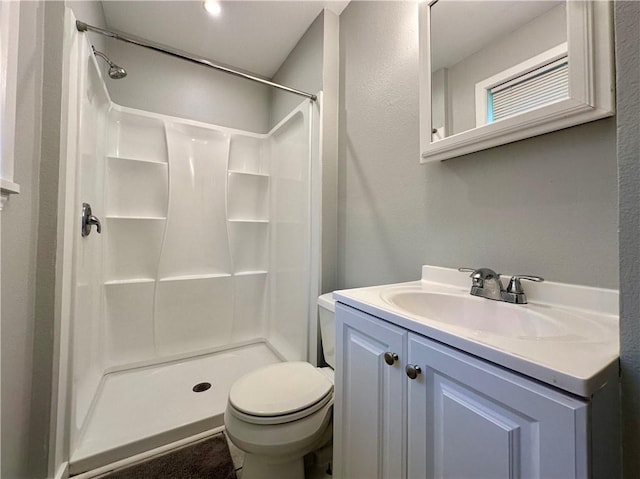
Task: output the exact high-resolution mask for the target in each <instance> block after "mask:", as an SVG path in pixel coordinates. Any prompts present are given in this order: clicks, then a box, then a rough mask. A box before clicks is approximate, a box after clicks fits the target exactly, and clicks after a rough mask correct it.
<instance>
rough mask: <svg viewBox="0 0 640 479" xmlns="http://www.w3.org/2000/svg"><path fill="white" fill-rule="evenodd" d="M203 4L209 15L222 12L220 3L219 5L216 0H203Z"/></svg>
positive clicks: (216, 14)
mask: <svg viewBox="0 0 640 479" xmlns="http://www.w3.org/2000/svg"><path fill="white" fill-rule="evenodd" d="M203 5H204V9H205V10H206V11H207V12H209V13H210V14H211V15H215V16H216V17H217V16H218V15H220V13H221V12H222V5H220V2H216V1H215V0H205V1H204V3H203Z"/></svg>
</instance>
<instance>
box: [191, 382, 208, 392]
mask: <svg viewBox="0 0 640 479" xmlns="http://www.w3.org/2000/svg"><path fill="white" fill-rule="evenodd" d="M210 387H211V383H198V384H196V385H195V386H193V392H194V393H201V392H204V391H206V390H207V389H209V388H210Z"/></svg>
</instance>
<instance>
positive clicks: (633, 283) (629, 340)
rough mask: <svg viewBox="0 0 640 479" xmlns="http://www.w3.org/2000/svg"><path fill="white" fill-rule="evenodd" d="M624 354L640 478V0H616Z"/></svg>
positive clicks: (632, 464) (633, 454) (626, 405)
mask: <svg viewBox="0 0 640 479" xmlns="http://www.w3.org/2000/svg"><path fill="white" fill-rule="evenodd" d="M615 23H616V68H617V111H618V163H619V187H620V293H621V310H620V356H621V363H622V418H623V420H622V424H623V437H622V450H623V460H624V463H623V469H624V476H625V477H629V478H631V477H640V454H638V451H640V321H639V319H638V318H640V294H638V291H639V290H638V285H639V284H640V249H639V248H638V238H640V216H639V215H638V211H640V196H639V195H638V192H639V190H640V186H639V185H640V161H639V160H640V140H639V138H640V135H639V134H638V125H640V90H639V89H638V81H639V80H640V46H639V44H638V40H639V39H640V3H638V2H616V4H615Z"/></svg>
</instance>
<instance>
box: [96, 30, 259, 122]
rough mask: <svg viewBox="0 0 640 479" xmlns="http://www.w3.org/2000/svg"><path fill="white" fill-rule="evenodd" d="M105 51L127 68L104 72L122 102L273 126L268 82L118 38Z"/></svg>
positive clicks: (193, 116)
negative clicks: (122, 74)
mask: <svg viewBox="0 0 640 479" xmlns="http://www.w3.org/2000/svg"><path fill="white" fill-rule="evenodd" d="M107 52H108V55H109V57H110V58H111V60H112V61H113V62H114V63H116V64H118V65H121V66H123V67H124V68H126V70H127V72H128V75H127V76H126V78H123V79H121V80H111V79H109V78H108V77H105V78H106V80H105V81H106V84H107V88H108V90H109V94H110V95H111V99H112V100H113V101H114V102H116V103H118V104H119V105H123V106H129V107H132V108H139V109H141V110H146V111H152V112H156V113H163V114H165V115H171V116H177V117H180V118H188V119H191V120H198V121H203V122H206V123H213V124H215V125H221V126H227V127H230V128H239V129H241V130H246V131H252V132H256V133H266V132H267V131H269V93H270V92H269V90H270V88H269V87H266V86H263V85H260V84H258V83H254V82H251V81H249V80H245V79H242V78H238V77H235V76H231V75H228V74H226V73H221V72H218V71H215V70H212V69H211V68H207V67H205V66H201V65H195V64H193V63H189V62H186V61H184V60H180V59H178V58H173V57H170V56H168V55H165V54H163V53H158V52H154V51H151V50H147V49H145V48H141V47H138V46H135V45H130V44H128V43H124V42H119V41H117V40H111V39H109V42H108V46H107ZM211 60H213V61H215V59H211Z"/></svg>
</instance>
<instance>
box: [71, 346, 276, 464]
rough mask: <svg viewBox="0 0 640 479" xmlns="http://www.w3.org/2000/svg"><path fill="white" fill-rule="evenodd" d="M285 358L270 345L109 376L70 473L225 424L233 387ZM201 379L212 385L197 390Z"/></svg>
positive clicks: (102, 387)
mask: <svg viewBox="0 0 640 479" xmlns="http://www.w3.org/2000/svg"><path fill="white" fill-rule="evenodd" d="M280 361H281V359H280V358H279V357H278V356H276V355H275V354H274V352H273V351H272V350H271V349H270V348H269V347H268V346H267V345H266V344H265V343H256V344H251V345H249V346H243V347H241V348H237V349H232V350H228V351H222V352H218V353H214V354H211V355H207V356H200V357H197V358H192V359H185V360H182V361H177V362H173V363H168V364H161V365H156V366H151V367H146V368H139V369H133V370H129V371H120V372H116V373H110V374H107V375H105V376H104V378H103V380H102V385H101V387H100V389H99V391H98V396H97V398H96V400H95V403H94V407H93V409H92V411H91V413H90V416H89V418H88V423H87V426H86V429H85V430H84V432H83V434H82V436H81V438H80V441H79V443H78V447H77V448H76V450H75V451H74V452H73V454H72V455H71V460H70V473H71V474H79V473H81V472H85V471H89V470H92V469H95V468H98V467H101V466H104V465H106V464H110V463H112V462H115V461H119V460H121V459H125V458H127V457H130V456H133V455H135V454H139V453H141V452H144V451H148V450H150V449H153V448H156V447H159V446H162V445H165V444H169V443H171V442H174V441H178V440H180V439H184V438H186V437H189V436H193V435H195V434H199V433H201V432H204V431H207V430H209V429H213V428H216V427H219V426H222V424H223V414H224V410H225V407H226V404H227V397H228V395H229V389H230V388H231V385H232V384H233V382H234V381H235V380H236V379H237V378H238V377H240V376H241V375H243V374H246V373H248V372H250V371H253V370H255V369H258V368H260V367H262V366H264V365H267V364H273V363H277V362H280ZM202 382H209V383H211V387H210V388H209V389H207V390H205V391H202V392H198V393H196V392H194V391H193V387H194V386H195V385H196V384H199V383H202Z"/></svg>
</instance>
